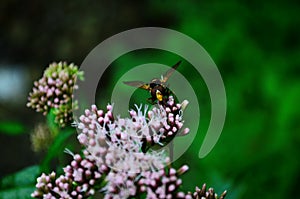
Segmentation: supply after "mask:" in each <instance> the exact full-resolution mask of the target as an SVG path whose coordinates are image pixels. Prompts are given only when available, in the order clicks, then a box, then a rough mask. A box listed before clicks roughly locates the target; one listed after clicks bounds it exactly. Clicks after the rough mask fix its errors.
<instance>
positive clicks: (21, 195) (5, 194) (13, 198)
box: [0, 185, 35, 199]
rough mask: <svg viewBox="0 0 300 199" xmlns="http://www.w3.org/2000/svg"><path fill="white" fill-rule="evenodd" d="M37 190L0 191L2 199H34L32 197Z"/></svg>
mask: <svg viewBox="0 0 300 199" xmlns="http://www.w3.org/2000/svg"><path fill="white" fill-rule="evenodd" d="M34 190H35V187H34V186H33V185H32V186H27V187H17V188H14V189H9V190H3V191H0V199H27V198H32V197H31V196H30V195H31V193H32V192H33V191H34Z"/></svg>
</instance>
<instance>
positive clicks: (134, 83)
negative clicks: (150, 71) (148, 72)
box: [123, 81, 150, 90]
mask: <svg viewBox="0 0 300 199" xmlns="http://www.w3.org/2000/svg"><path fill="white" fill-rule="evenodd" d="M123 83H124V84H126V85H128V86H133V87H136V88H142V89H145V90H150V85H149V84H148V83H145V82H142V81H129V82H123Z"/></svg>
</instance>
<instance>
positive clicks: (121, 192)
mask: <svg viewBox="0 0 300 199" xmlns="http://www.w3.org/2000/svg"><path fill="white" fill-rule="evenodd" d="M59 65H60V66H59V68H60V69H62V68H64V69H63V70H55V71H56V72H55V75H53V73H52V75H51V76H47V74H48V75H49V70H50V69H48V71H47V72H45V76H46V77H45V79H43V80H42V81H40V82H39V84H41V85H42V86H41V85H38V83H35V86H36V87H38V90H37V89H34V90H33V93H32V94H30V103H29V106H30V107H33V108H35V109H36V110H37V111H42V112H44V113H47V111H48V110H49V108H48V107H55V108H59V106H61V105H62V106H64V105H65V104H66V103H67V104H68V102H69V100H68V99H69V98H66V97H63V96H64V94H63V93H62V92H60V90H59V91H57V90H56V89H59V88H61V89H62V91H69V94H70V95H72V93H71V91H72V89H71V88H68V86H73V85H74V82H73V81H72V82H71V83H70V84H61V83H60V81H58V80H56V82H59V83H56V84H54V83H53V81H54V80H53V79H51V77H64V78H65V80H66V77H68V75H66V73H65V71H69V69H67V68H68V67H70V68H71V69H70V70H71V71H74V70H73V69H74V68H73V65H70V66H68V65H66V64H63V65H62V64H59ZM62 66H64V67H62ZM57 72H58V73H57ZM61 73H62V74H61ZM73 74H77V75H78V74H79V72H78V70H76V72H75V73H73ZM47 77H48V79H47ZM49 82H50V83H51V85H54V87H55V86H56V88H54V89H52V87H50V88H49V86H48V87H47V83H48V84H49ZM68 82H69V81H68ZM57 84H58V85H57ZM65 85H66V86H65ZM66 87H67V88H66ZM49 90H50V91H49ZM52 90H54V93H55V94H54V93H53V92H51V91H52ZM40 93H42V94H40ZM53 95H55V96H56V97H54V96H53ZM37 96H40V97H43V100H41V102H38V101H35V100H34V99H35V98H36V97H37ZM58 96H62V98H59V97H58ZM53 99H54V103H53V101H52V100H53ZM55 99H58V101H57V100H55ZM41 103H43V105H44V106H42V104H41ZM187 104H188V102H187V101H186V100H185V101H183V102H182V103H176V102H175V100H174V97H173V96H171V95H170V96H169V98H168V100H167V101H166V102H164V103H159V104H157V106H154V107H153V108H152V109H148V107H147V106H144V107H143V106H142V105H141V106H136V110H130V111H129V117H127V118H121V117H119V116H114V114H113V105H111V104H109V105H107V107H106V110H101V109H98V108H97V106H96V105H92V106H91V108H90V109H86V110H85V112H84V114H82V115H81V116H80V117H79V121H76V122H74V124H75V126H76V128H77V130H78V136H77V139H78V141H79V143H80V144H81V145H82V146H83V150H82V153H79V154H73V153H72V152H71V151H68V152H69V153H70V154H71V155H72V156H73V160H72V161H71V163H70V164H69V165H67V166H66V167H65V168H64V169H63V171H64V173H63V174H62V175H60V176H58V175H57V174H56V173H55V172H52V173H51V174H49V175H46V174H44V173H43V174H42V175H41V176H40V177H39V178H38V179H37V184H36V190H35V191H34V192H33V193H32V195H31V196H32V197H34V198H90V197H97V196H98V195H99V194H102V195H103V197H104V198H105V199H118V198H120V199H121V198H122V199H123V198H149V199H150V198H151V199H155V198H170V199H171V198H186V199H189V198H195V199H196V198H197V199H198V198H199V199H200V198H201V199H205V198H207V199H208V198H210V199H211V198H220V199H222V198H224V197H225V195H226V191H225V192H223V193H222V194H221V195H220V197H218V196H217V194H215V193H214V190H213V189H212V188H210V189H208V190H206V185H205V184H204V185H203V186H202V188H201V189H200V188H198V187H196V190H195V192H194V193H191V192H187V193H185V192H183V191H181V190H180V187H181V185H182V180H181V179H180V176H181V175H182V174H184V173H185V172H186V171H187V170H188V166H187V165H183V166H181V167H180V168H179V169H176V168H174V167H173V166H172V163H171V158H170V157H169V156H168V154H167V153H166V151H165V150H157V151H156V150H154V149H153V146H159V147H165V146H167V145H168V144H169V143H170V141H171V140H172V139H174V138H175V137H176V136H184V135H187V134H188V132H189V129H188V128H183V124H184V120H183V111H184V109H185V107H186V105H187ZM72 108H73V107H71V108H70V109H69V111H70V110H72ZM58 110H60V109H58ZM58 115H59V114H58ZM58 115H56V116H58ZM65 116H68V114H66V115H65ZM67 118H68V120H69V119H71V118H69V117H67ZM56 121H59V124H62V122H60V121H67V120H64V119H63V120H57V119H56ZM171 151H172V148H171V147H170V152H171Z"/></svg>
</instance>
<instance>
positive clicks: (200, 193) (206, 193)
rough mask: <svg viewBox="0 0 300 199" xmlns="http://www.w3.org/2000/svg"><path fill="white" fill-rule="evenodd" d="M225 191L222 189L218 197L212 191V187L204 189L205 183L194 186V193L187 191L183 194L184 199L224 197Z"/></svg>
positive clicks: (219, 198) (217, 198)
mask: <svg viewBox="0 0 300 199" xmlns="http://www.w3.org/2000/svg"><path fill="white" fill-rule="evenodd" d="M226 193H227V191H224V192H223V193H222V194H221V195H220V197H218V195H217V194H216V193H215V192H214V189H213V188H209V189H208V190H206V184H203V186H202V188H201V189H200V188H199V187H196V188H195V192H194V193H188V194H187V195H185V199H224V198H225V196H226Z"/></svg>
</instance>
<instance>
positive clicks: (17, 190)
mask: <svg viewBox="0 0 300 199" xmlns="http://www.w3.org/2000/svg"><path fill="white" fill-rule="evenodd" d="M39 174H40V167H39V166H38V165H34V166H30V167H27V168H25V169H23V170H21V171H18V172H16V173H14V174H11V175H8V176H5V177H4V178H2V180H1V186H0V199H23V198H31V196H30V194H31V193H32V192H33V191H34V189H35V183H36V177H37V176H38V175H39Z"/></svg>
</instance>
